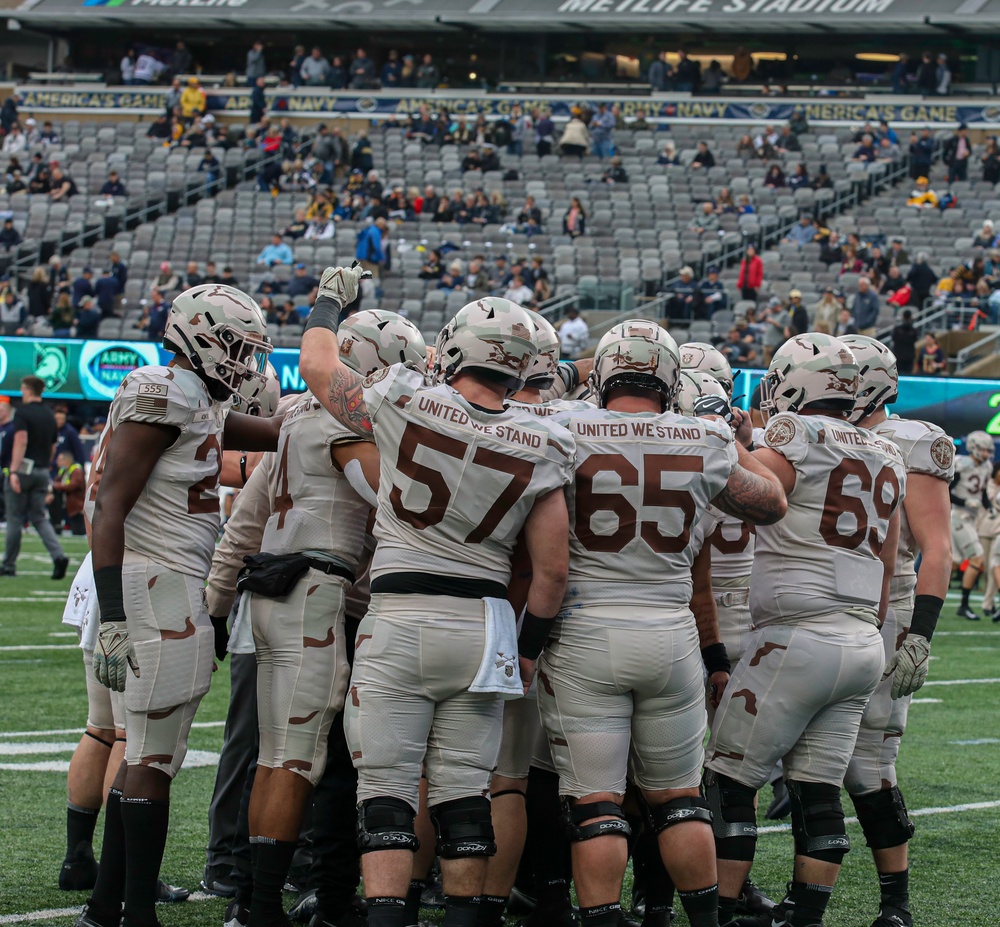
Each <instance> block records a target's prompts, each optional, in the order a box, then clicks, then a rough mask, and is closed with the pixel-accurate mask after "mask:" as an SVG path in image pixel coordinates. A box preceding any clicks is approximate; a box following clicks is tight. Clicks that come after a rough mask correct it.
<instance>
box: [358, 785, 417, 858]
mask: <svg viewBox="0 0 1000 927" xmlns="http://www.w3.org/2000/svg"><path fill="white" fill-rule="evenodd" d="M415 816H416V814H415V812H414V810H413V809H412V808H411V807H410V806H409V805H408V804H407V803H406V802H405V801H401V800H400V799H398V798H369V799H367V800H365V801H363V802H360V803H359V804H358V849H359V850H360V851H361V852H362V853H372V852H374V851H376V850H411V851H413V852H416V851H417V850H418V849H419V848H420V841H419V840H417V835H416V831H415V830H414V829H413V819H414V817H415Z"/></svg>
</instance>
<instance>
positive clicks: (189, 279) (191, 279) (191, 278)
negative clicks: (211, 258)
mask: <svg viewBox="0 0 1000 927" xmlns="http://www.w3.org/2000/svg"><path fill="white" fill-rule="evenodd" d="M204 282H205V278H204V277H203V276H202V275H201V273H200V272H199V271H198V262H197V261H188V262H187V269H186V270H185V272H184V281H183V283H184V289H187V288H188V287H192V286H199V285H200V284H202V283H204Z"/></svg>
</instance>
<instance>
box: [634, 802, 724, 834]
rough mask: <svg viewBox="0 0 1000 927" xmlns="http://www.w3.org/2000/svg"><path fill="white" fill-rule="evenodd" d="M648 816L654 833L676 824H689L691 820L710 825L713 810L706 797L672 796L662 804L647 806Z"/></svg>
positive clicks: (661, 831)
mask: <svg viewBox="0 0 1000 927" xmlns="http://www.w3.org/2000/svg"><path fill="white" fill-rule="evenodd" d="M646 818H647V820H648V821H649V826H650V829H651V830H652V831H653V833H654V834H662V833H663V831H665V830H666V829H667V828H668V827H673V826H674V825H675V824H687V823H688V822H689V821H700V822H701V823H703V824H709V825H710V824H711V823H712V812H711V811H710V810H709V808H708V802H707V801H705V799H704V798H691V797H690V796H684V797H681V798H672V799H671V800H670V801H668V802H664V803H663V804H662V805H649V806H647V808H646Z"/></svg>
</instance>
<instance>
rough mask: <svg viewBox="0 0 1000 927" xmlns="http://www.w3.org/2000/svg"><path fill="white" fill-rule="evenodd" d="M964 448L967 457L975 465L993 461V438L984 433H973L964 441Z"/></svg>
mask: <svg viewBox="0 0 1000 927" xmlns="http://www.w3.org/2000/svg"><path fill="white" fill-rule="evenodd" d="M965 447H966V449H967V450H968V452H969V456H970V457H971V458H972V459H973V460H974V461H976V463H983V462H984V461H987V460H992V459H993V454H994V452H995V446H994V444H993V438H992V437H991V436H990V435H989V434H987V433H986V432H985V431H973V432H972V433H971V434H970V435H969V436H968V437H967V438H966V439H965Z"/></svg>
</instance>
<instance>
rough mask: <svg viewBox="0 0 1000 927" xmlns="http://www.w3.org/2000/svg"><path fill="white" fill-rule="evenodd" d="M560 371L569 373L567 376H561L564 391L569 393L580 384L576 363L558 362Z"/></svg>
mask: <svg viewBox="0 0 1000 927" xmlns="http://www.w3.org/2000/svg"><path fill="white" fill-rule="evenodd" d="M559 370H560V372H563V371H565V372H566V373H568V374H569V377H568V379H567V377H563V378H562V379H563V382H564V383H565V384H566V392H567V393H570V392H572V391H573V390H575V389H576V388H577V387H578V386H579V385H580V371H579V370H577V367H576V364H574V363H573V362H572V361H569V362H568V363H560V364H559Z"/></svg>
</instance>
